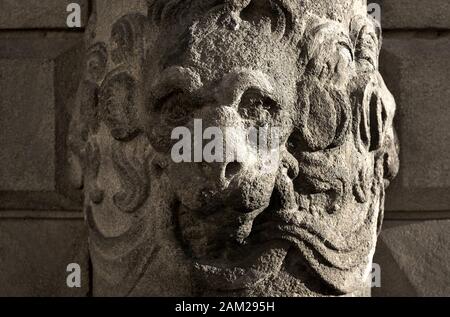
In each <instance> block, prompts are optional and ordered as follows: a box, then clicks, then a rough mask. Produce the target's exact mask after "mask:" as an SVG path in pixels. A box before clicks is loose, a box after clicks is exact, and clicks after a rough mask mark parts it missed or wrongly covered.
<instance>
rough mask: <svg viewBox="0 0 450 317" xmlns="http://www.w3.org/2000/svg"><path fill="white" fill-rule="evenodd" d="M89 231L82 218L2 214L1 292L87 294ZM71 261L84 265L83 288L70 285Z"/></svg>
mask: <svg viewBox="0 0 450 317" xmlns="http://www.w3.org/2000/svg"><path fill="white" fill-rule="evenodd" d="M16 213H17V211H16ZM0 216H1V215H0ZM86 235H87V233H86V228H85V224H84V223H83V221H82V220H81V219H79V220H37V219H21V218H18V219H4V218H3V217H0V272H1V273H0V296H86V295H87V294H88V293H89V286H90V283H89V274H88V272H89V260H88V259H89V257H88V248H87V239H86ZM70 263H77V264H79V265H80V266H81V269H82V272H81V286H82V287H81V288H68V287H67V284H66V278H67V275H68V274H69V273H67V272H66V269H67V265H69V264H70Z"/></svg>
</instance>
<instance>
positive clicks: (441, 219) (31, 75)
mask: <svg viewBox="0 0 450 317" xmlns="http://www.w3.org/2000/svg"><path fill="white" fill-rule="evenodd" d="M70 2H77V3H79V4H80V5H81V6H82V12H83V28H81V29H68V28H67V27H66V24H65V22H66V17H67V13H66V7H67V4H68V3H70ZM378 3H379V4H380V5H381V8H382V12H381V20H382V21H381V22H382V25H383V29H384V47H383V52H382V58H381V69H382V73H383V75H384V77H385V79H386V82H387V84H388V86H389V88H390V89H391V91H392V92H393V94H394V95H395V97H396V99H397V103H398V114H397V120H396V126H397V129H398V131H399V137H400V141H401V146H402V148H401V163H402V166H401V172H400V175H399V177H398V178H397V179H396V180H395V182H394V183H393V184H392V186H391V188H390V189H389V191H388V195H387V197H388V199H387V213H386V220H385V224H384V229H383V232H382V235H381V238H380V240H379V244H378V249H377V253H376V255H375V262H376V263H378V264H379V265H380V266H381V288H375V289H374V290H373V295H374V296H402V295H404V296H435V295H444V296H450V147H449V145H450V142H449V141H450V130H449V126H450V107H449V106H450V105H449V100H450V1H448V0H428V1H420V0H384V1H383V0H381V1H378ZM88 13H89V3H88V0H77V1H75V0H73V1H69V0H21V1H16V0H0V131H1V132H0V296H23V295H25V296H45V295H47V296H58V295H66V296H85V295H88V294H89V288H90V284H89V271H90V270H89V257H88V253H87V234H86V228H85V226H84V222H83V214H82V212H81V211H80V208H79V206H80V203H79V196H78V193H76V192H74V191H73V190H72V189H70V186H69V184H67V166H66V145H65V135H66V134H67V127H68V120H69V114H70V112H71V109H70V105H71V102H70V101H71V100H72V99H73V97H74V95H75V92H76V89H77V85H78V79H79V77H80V76H79V70H80V69H81V63H82V55H83V51H84V47H83V41H82V39H83V32H84V25H85V23H86V20H87V16H88ZM73 262H75V263H78V264H80V265H81V267H82V269H83V275H82V288H81V289H68V288H67V286H66V274H67V273H66V267H67V265H68V264H69V263H73Z"/></svg>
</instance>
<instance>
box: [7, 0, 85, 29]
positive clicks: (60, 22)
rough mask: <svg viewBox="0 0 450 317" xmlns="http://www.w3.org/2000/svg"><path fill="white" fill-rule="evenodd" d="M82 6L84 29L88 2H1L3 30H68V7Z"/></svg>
mask: <svg viewBox="0 0 450 317" xmlns="http://www.w3.org/2000/svg"><path fill="white" fill-rule="evenodd" d="M70 3H78V4H79V5H80V6H81V13H82V18H81V23H82V27H83V26H84V25H85V24H86V23H87V18H88V13H89V12H88V9H89V7H88V0H20V1H16V0H0V28H1V29H45V28H50V29H53V28H67V24H66V21H67V16H68V14H69V13H68V12H67V11H66V10H67V5H68V4H70Z"/></svg>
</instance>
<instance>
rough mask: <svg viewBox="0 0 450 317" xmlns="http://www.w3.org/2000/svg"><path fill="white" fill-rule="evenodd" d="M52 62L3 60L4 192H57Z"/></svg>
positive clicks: (0, 177)
mask: <svg viewBox="0 0 450 317" xmlns="http://www.w3.org/2000/svg"><path fill="white" fill-rule="evenodd" d="M53 70H54V69H53V63H52V61H48V60H43V59H36V60H23V59H20V60H19V59H15V60H11V59H0V74H1V77H0V87H1V90H0V126H1V127H2V128H1V129H2V133H1V134H0V149H1V150H0V190H3V191H5V190H15V191H20V190H22V191H26V190H28V191H52V190H54V189H55V163H54V158H55V141H54V140H55V104H54V91H53Z"/></svg>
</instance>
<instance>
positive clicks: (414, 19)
mask: <svg viewBox="0 0 450 317" xmlns="http://www.w3.org/2000/svg"><path fill="white" fill-rule="evenodd" d="M368 3H378V4H379V5H380V6H381V25H382V27H383V29H428V28H440V29H450V2H449V1H448V0H426V1H424V0H369V1H368Z"/></svg>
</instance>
